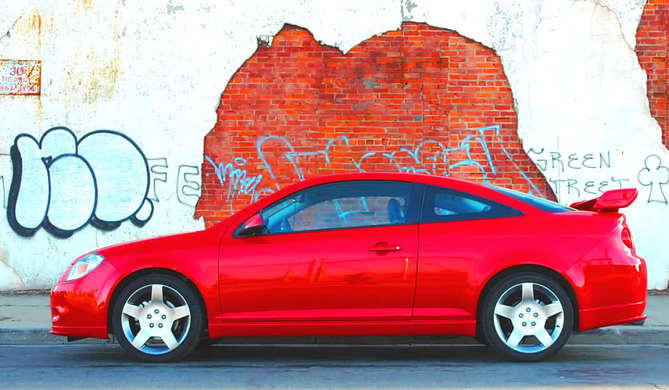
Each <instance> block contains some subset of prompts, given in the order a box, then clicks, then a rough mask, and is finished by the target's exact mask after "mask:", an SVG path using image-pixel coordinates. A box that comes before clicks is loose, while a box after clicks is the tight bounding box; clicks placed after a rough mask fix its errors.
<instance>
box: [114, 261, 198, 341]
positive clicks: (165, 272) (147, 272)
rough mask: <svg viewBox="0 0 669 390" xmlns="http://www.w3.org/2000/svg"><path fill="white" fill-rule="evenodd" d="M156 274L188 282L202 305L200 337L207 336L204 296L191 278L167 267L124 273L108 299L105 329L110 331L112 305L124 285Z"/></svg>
mask: <svg viewBox="0 0 669 390" xmlns="http://www.w3.org/2000/svg"><path fill="white" fill-rule="evenodd" d="M156 274H163V275H171V276H174V277H177V278H179V279H181V280H182V281H183V282H185V283H186V284H188V285H189V286H190V287H191V288H192V289H193V291H195V294H196V296H197V297H198V299H199V300H200V305H201V307H202V314H203V315H204V318H203V319H202V321H203V327H202V332H203V335H201V337H203V336H204V337H208V335H209V320H208V314H207V305H206V304H205V302H204V298H203V297H202V293H201V292H200V289H198V288H197V286H196V285H195V283H193V281H192V280H190V279H189V278H188V277H187V276H186V275H184V274H182V273H180V272H177V271H174V270H171V269H167V268H144V269H140V270H136V271H134V272H132V273H130V274H128V275H126V276H125V277H124V278H123V279H121V281H119V282H118V283H117V284H116V286H115V287H114V290H113V292H112V295H111V298H110V299H109V305H108V306H107V329H108V330H109V332H111V329H112V311H113V308H114V305H115V304H116V299H118V295H119V294H120V293H121V291H123V289H124V288H125V286H127V285H128V284H130V283H131V282H133V281H134V280H137V279H138V278H140V277H142V276H146V275H156Z"/></svg>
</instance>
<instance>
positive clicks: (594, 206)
mask: <svg viewBox="0 0 669 390" xmlns="http://www.w3.org/2000/svg"><path fill="white" fill-rule="evenodd" d="M637 195H639V191H637V189H636V188H621V189H619V190H610V191H606V192H605V193H603V194H602V195H601V196H600V197H599V198H595V199H590V200H583V201H580V202H576V203H572V204H571V206H570V207H572V208H574V209H577V210H585V211H597V212H616V211H618V209H621V208H623V207H627V206H629V205H631V204H632V202H634V200H635V199H636V197H637Z"/></svg>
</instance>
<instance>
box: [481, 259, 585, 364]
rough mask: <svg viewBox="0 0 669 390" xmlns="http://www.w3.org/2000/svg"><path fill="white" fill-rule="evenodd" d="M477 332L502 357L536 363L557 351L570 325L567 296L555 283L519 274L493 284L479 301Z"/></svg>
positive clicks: (546, 278)
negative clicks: (480, 302)
mask: <svg viewBox="0 0 669 390" xmlns="http://www.w3.org/2000/svg"><path fill="white" fill-rule="evenodd" d="M479 321H481V331H482V332H483V336H484V338H485V339H486V340H487V341H488V343H489V345H490V346H491V347H492V348H493V349H495V351H497V352H498V353H500V354H501V355H503V356H504V357H506V358H509V359H512V360H518V361H537V360H541V359H544V358H546V357H548V356H551V355H553V354H555V353H556V352H558V351H559V350H560V349H561V348H562V347H563V346H564V344H565V343H566V342H567V339H568V338H569V335H570V334H571V330H572V328H573V325H574V312H573V308H572V304H571V300H570V299H569V295H567V293H566V292H565V290H564V288H562V286H561V285H560V284H559V283H557V282H556V281H555V280H553V279H551V278H548V277H546V276H544V275H542V274H539V273H533V272H523V273H519V274H515V275H511V276H508V277H505V278H503V279H501V280H499V281H498V282H496V283H495V284H494V285H493V286H492V288H491V289H490V291H489V292H488V294H487V295H486V297H485V298H484V301H483V307H482V311H481V318H479Z"/></svg>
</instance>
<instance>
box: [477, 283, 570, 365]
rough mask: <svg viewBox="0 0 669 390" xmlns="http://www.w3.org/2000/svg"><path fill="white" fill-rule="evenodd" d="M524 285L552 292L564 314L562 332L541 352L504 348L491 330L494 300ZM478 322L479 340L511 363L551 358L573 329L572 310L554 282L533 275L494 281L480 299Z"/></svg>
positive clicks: (563, 293) (559, 286) (494, 331)
mask: <svg viewBox="0 0 669 390" xmlns="http://www.w3.org/2000/svg"><path fill="white" fill-rule="evenodd" d="M526 282H531V283H535V284H541V285H544V286H545V287H547V288H549V289H550V290H551V291H553V292H554V293H555V295H556V296H557V298H558V299H559V300H560V303H561V304H562V309H563V313H564V323H563V328H562V333H560V336H559V337H558V338H557V339H556V340H555V342H554V343H553V344H551V346H550V347H548V348H546V349H545V350H543V351H541V352H535V353H523V352H518V351H516V350H514V349H512V348H510V347H509V346H507V345H506V343H505V342H504V341H503V340H501V339H500V337H499V336H498V335H497V331H496V330H495V324H494V316H495V305H496V304H497V300H498V299H499V298H500V296H501V295H502V294H503V293H504V292H505V291H506V290H507V289H509V288H510V287H512V286H514V285H516V284H519V283H526ZM479 320H480V321H481V331H482V333H483V337H484V338H485V339H486V341H487V342H488V344H489V345H490V346H491V347H492V348H493V349H494V350H495V351H496V352H498V353H500V354H501V355H502V356H504V357H505V358H508V359H511V360H515V361H528V362H529V361H538V360H542V359H545V358H547V357H549V356H552V355H554V354H555V353H557V352H558V351H559V350H560V349H562V347H563V346H564V345H565V343H566V342H567V339H569V336H570V335H571V332H572V329H573V328H574V309H573V306H572V300H571V299H570V297H569V295H568V294H567V292H566V291H565V289H564V288H563V287H562V286H561V285H560V284H559V283H558V282H556V281H555V280H554V279H552V278H549V277H547V276H545V275H542V274H539V273H535V272H522V273H518V274H514V275H510V276H507V277H504V278H502V279H500V280H499V281H497V282H495V284H494V285H493V286H492V288H491V289H490V290H489V291H488V293H487V294H486V296H485V297H484V299H483V306H482V310H481V318H480V319H479Z"/></svg>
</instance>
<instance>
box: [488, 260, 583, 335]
mask: <svg viewBox="0 0 669 390" xmlns="http://www.w3.org/2000/svg"><path fill="white" fill-rule="evenodd" d="M518 272H536V273H539V274H542V275H544V276H546V277H549V278H551V279H553V280H555V281H556V282H557V283H559V284H560V286H562V288H564V290H565V291H566V292H567V295H569V299H570V300H571V306H572V309H573V311H574V325H573V326H574V329H573V330H578V324H579V318H578V300H577V298H576V293H575V292H574V288H573V286H572V284H571V283H570V282H569V280H568V279H567V278H566V277H564V276H563V275H562V274H560V273H559V272H557V271H555V270H553V269H551V268H548V267H545V266H542V265H537V264H522V265H515V266H512V267H509V268H505V269H503V270H501V271H499V272H497V273H496V274H495V275H493V276H492V277H491V278H490V279H488V281H487V282H486V283H485V285H484V286H483V289H481V293H480V294H479V298H478V301H477V304H476V336H477V337H481V336H482V333H481V321H480V318H481V310H482V307H483V305H482V303H483V300H484V299H485V298H486V295H487V294H488V293H489V292H490V289H491V288H492V286H494V285H495V283H497V281H498V280H500V279H502V278H504V277H506V276H508V275H511V274H514V273H518Z"/></svg>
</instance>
